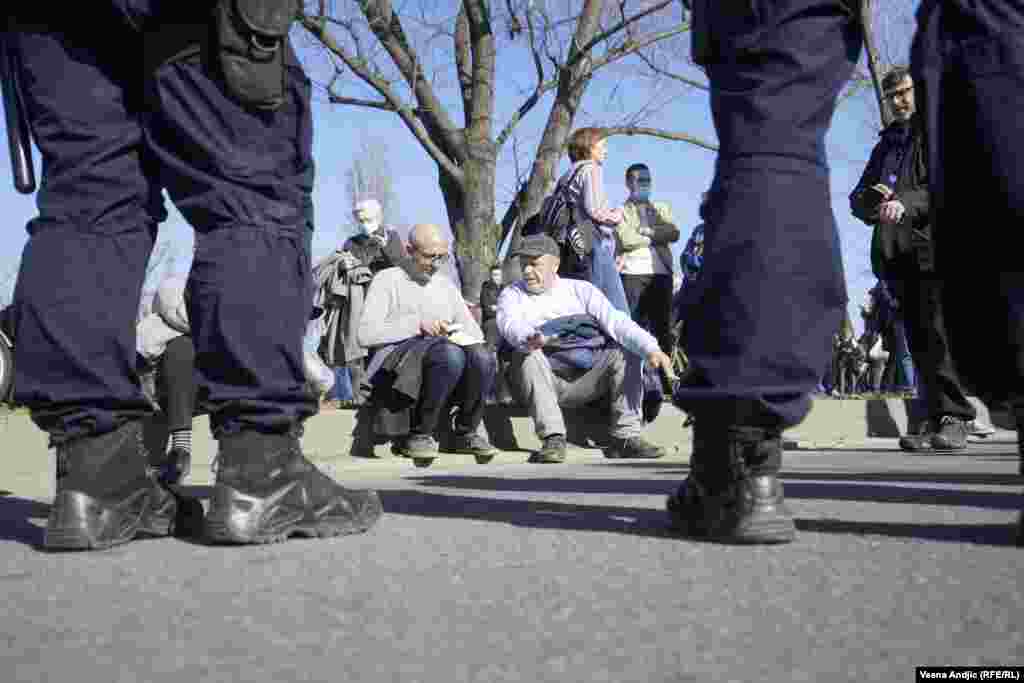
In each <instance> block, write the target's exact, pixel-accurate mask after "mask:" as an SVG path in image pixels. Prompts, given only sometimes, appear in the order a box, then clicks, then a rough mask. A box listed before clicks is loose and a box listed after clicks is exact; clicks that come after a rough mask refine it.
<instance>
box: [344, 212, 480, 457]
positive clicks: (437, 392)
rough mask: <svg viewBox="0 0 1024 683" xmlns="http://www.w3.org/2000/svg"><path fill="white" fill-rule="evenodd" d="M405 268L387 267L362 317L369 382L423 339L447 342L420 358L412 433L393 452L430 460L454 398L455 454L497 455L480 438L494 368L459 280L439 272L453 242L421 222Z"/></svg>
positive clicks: (375, 282)
mask: <svg viewBox="0 0 1024 683" xmlns="http://www.w3.org/2000/svg"><path fill="white" fill-rule="evenodd" d="M409 247H410V265H409V268H408V269H405V268H400V267H395V268H387V269H385V270H382V271H380V272H379V273H377V276H376V277H375V278H374V279H373V282H372V283H371V284H370V290H369V291H368V292H367V294H366V300H365V302H364V305H363V313H362V316H361V318H360V320H359V328H358V337H359V344H360V345H361V346H365V347H367V348H369V349H371V350H372V351H373V357H372V359H371V361H370V366H369V367H368V368H367V375H368V377H369V381H371V382H372V381H373V375H374V373H375V372H376V370H377V369H378V368H380V367H381V365H382V364H383V362H384V361H385V360H386V359H387V357H388V356H389V355H390V354H391V353H396V352H400V351H402V350H403V348H407V347H404V346H403V345H408V344H411V343H415V342H417V341H419V340H421V339H423V338H424V337H438V338H441V340H442V341H440V342H439V343H436V344H433V345H431V346H430V348H429V350H428V351H427V352H426V353H425V354H424V356H423V362H422V367H421V368H418V369H419V370H421V371H422V381H421V384H420V396H419V401H418V402H417V404H416V407H415V408H414V410H413V414H412V416H411V417H412V419H411V430H410V433H409V435H408V437H407V438H405V439H404V440H402V441H400V442H399V443H397V444H396V448H395V450H396V451H397V452H398V453H399V454H401V455H405V456H408V457H411V458H416V459H419V458H433V457H435V456H436V455H437V451H438V444H437V441H436V440H435V439H434V437H433V434H434V432H435V431H436V429H437V427H438V424H439V422H440V420H441V419H442V417H443V416H444V415H445V413H444V409H445V407H446V406H448V405H449V402H450V400H451V399H452V398H453V397H454V400H455V402H456V405H457V406H458V407H459V412H458V417H457V418H456V422H455V435H456V441H457V446H456V450H457V451H458V452H465V453H471V454H472V455H475V456H478V457H480V456H483V457H486V456H493V455H494V453H495V452H496V451H495V449H494V448H493V447H492V446H491V445H490V443H488V441H487V439H486V437H484V436H483V435H482V434H480V433H479V427H480V423H481V421H482V420H483V414H484V397H485V396H488V395H489V394H490V392H491V388H492V387H493V385H494V377H495V364H494V359H493V357H492V355H491V354H490V353H489V352H488V351H487V350H486V348H485V347H484V335H483V332H482V331H481V330H480V326H479V325H478V324H477V322H476V320H475V319H474V318H473V316H472V315H471V314H470V312H469V308H468V307H467V306H466V302H465V300H464V299H463V298H462V294H460V293H459V290H458V289H456V287H455V283H453V282H452V281H451V279H449V278H448V277H446V276H445V275H443V274H440V273H439V272H438V270H439V268H440V266H441V265H442V264H443V263H444V262H445V261H446V260H447V259H448V242H447V240H445V239H444V237H443V236H442V234H441V230H440V228H439V227H438V226H436V225H430V224H420V225H416V226H414V227H413V229H412V231H411V232H410V234H409Z"/></svg>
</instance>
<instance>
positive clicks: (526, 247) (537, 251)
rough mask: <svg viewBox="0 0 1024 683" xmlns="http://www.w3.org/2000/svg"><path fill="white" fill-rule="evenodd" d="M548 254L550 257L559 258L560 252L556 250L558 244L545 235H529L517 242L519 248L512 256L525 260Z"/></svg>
mask: <svg viewBox="0 0 1024 683" xmlns="http://www.w3.org/2000/svg"><path fill="white" fill-rule="evenodd" d="M544 254H548V255H550V256H559V255H560V250H559V249H558V243H557V242H555V241H554V240H553V239H551V238H550V237H548V236H547V235H530V236H529V237H524V238H523V239H522V240H520V242H519V248H518V249H516V250H515V253H513V254H512V255H513V256H526V257H527V258H534V257H536V256H543V255H544Z"/></svg>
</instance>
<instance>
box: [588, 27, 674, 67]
mask: <svg viewBox="0 0 1024 683" xmlns="http://www.w3.org/2000/svg"><path fill="white" fill-rule="evenodd" d="M689 30H690V25H689V24H680V25H679V26H677V27H675V28H673V29H669V30H668V31H660V32H658V33H652V34H650V35H647V36H644V37H643V38H637V39H632V40H629V41H627V42H625V43H623V44H622V45H620V46H618V47H615V48H612V49H610V50H609V51H608V52H607V53H605V54H604V55H603V56H601V57H599V58H597V59H594V60H593V61H591V63H590V68H589V69H587V76H588V77H589V76H591V75H592V74H593V73H594V72H595V71H597V70H598V69H600V68H601V67H604V66H608V65H609V64H611V63H613V62H617V61H619V60H620V59H622V58H623V57H626V56H627V55H631V54H634V53H636V52H639V51H640V50H643V49H644V48H645V47H649V46H650V45H653V44H654V43H657V42H658V41H661V40H667V39H668V38H673V37H675V36H678V35H679V34H681V33H686V32H687V31H689Z"/></svg>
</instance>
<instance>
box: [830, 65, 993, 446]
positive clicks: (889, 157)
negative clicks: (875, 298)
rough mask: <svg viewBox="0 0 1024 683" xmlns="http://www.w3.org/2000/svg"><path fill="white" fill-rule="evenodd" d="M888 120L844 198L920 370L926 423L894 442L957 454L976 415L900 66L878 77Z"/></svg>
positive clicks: (907, 80)
mask: <svg viewBox="0 0 1024 683" xmlns="http://www.w3.org/2000/svg"><path fill="white" fill-rule="evenodd" d="M882 87H883V90H884V92H885V97H886V99H887V100H888V101H889V103H890V104H891V107H892V111H893V114H894V119H895V120H894V121H893V123H892V124H890V125H889V126H888V127H887V128H886V129H885V130H884V131H882V134H881V140H880V141H879V142H878V144H877V145H876V146H875V149H874V150H873V151H872V153H871V159H870V160H869V161H868V165H867V168H866V169H865V170H864V174H863V175H862V176H861V179H860V182H859V183H858V184H857V187H856V188H855V189H854V191H853V192H852V193H851V195H850V207H851V209H852V210H853V214H854V215H855V216H856V217H857V218H859V219H861V220H862V221H864V222H865V223H867V224H868V225H871V226H873V227H874V235H873V236H872V240H871V264H872V268H873V270H874V272H875V275H877V276H878V278H879V279H880V280H882V281H884V282H885V283H886V284H887V285H888V287H889V288H890V291H891V292H892V294H893V295H894V297H895V299H896V301H897V302H899V306H900V309H901V312H902V315H903V320H904V322H905V324H906V331H907V342H908V344H909V346H910V353H911V356H912V357H913V359H914V365H915V366H916V367H917V369H918V371H919V378H920V379H919V381H920V386H921V391H922V393H923V395H924V401H925V403H926V409H927V415H928V419H927V420H926V421H925V422H924V423H923V424H922V425H921V428H920V429H919V430H918V433H917V434H907V435H906V436H904V437H902V438H901V439H900V447H901V448H903V449H904V450H907V451H912V452H927V451H962V450H964V449H966V448H967V433H968V424H969V423H971V422H973V420H974V418H975V411H974V407H973V406H971V404H970V402H968V400H967V395H966V392H965V391H964V388H963V386H962V384H961V382H960V378H959V377H958V375H957V372H956V369H955V368H954V365H953V359H952V357H951V356H950V351H949V338H948V335H947V333H946V326H945V323H944V321H943V316H942V305H941V301H940V299H941V296H942V280H941V279H940V278H939V277H938V276H937V275H936V273H935V253H934V244H933V241H932V226H931V217H930V215H929V211H930V201H929V195H930V192H929V183H928V169H927V158H926V154H925V146H924V138H923V134H922V126H921V119H920V117H919V116H917V115H916V113H915V112H916V107H915V103H914V82H913V79H912V78H911V76H910V72H909V71H908V70H907V69H905V68H902V67H898V68H895V69H893V70H891V71H890V72H889V73H888V74H886V75H885V77H884V78H883V79H882Z"/></svg>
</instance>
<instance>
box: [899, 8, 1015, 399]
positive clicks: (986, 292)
mask: <svg viewBox="0 0 1024 683" xmlns="http://www.w3.org/2000/svg"><path fill="white" fill-rule="evenodd" d="M912 68H913V71H914V80H915V90H916V91H917V93H918V94H917V100H918V108H919V109H921V110H922V111H923V112H924V115H925V125H926V131H927V135H928V145H929V147H928V152H929V155H928V156H929V164H930V166H929V174H930V178H931V183H932V189H933V199H932V206H933V211H934V230H935V239H936V247H937V257H936V258H937V264H936V265H937V270H938V273H939V277H941V278H942V279H943V280H944V282H945V286H944V289H943V303H944V308H945V314H946V327H947V330H948V332H949V336H950V348H951V351H952V354H953V358H954V359H955V360H956V363H957V370H958V371H959V372H960V373H961V375H962V376H963V377H964V380H965V381H966V382H967V383H968V384H970V385H972V386H973V387H975V388H977V389H978V391H979V393H981V394H982V395H984V396H987V397H989V398H993V399H1000V400H1001V399H1016V400H1020V399H1021V398H1024V259H1022V254H1021V249H1020V246H1019V243H1020V232H1021V225H1022V224H1024V118H1021V115H1020V112H1021V111H1022V109H1024V7H1022V6H1021V4H1020V3H1019V2H1015V1H1010V0H975V1H973V2H966V0H947V1H946V2H937V1H935V0H925V1H924V2H923V3H922V6H921V8H920V10H919V12H918V33H917V36H916V38H915V42H914V46H913V50H912ZM979 219H980V220H979Z"/></svg>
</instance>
